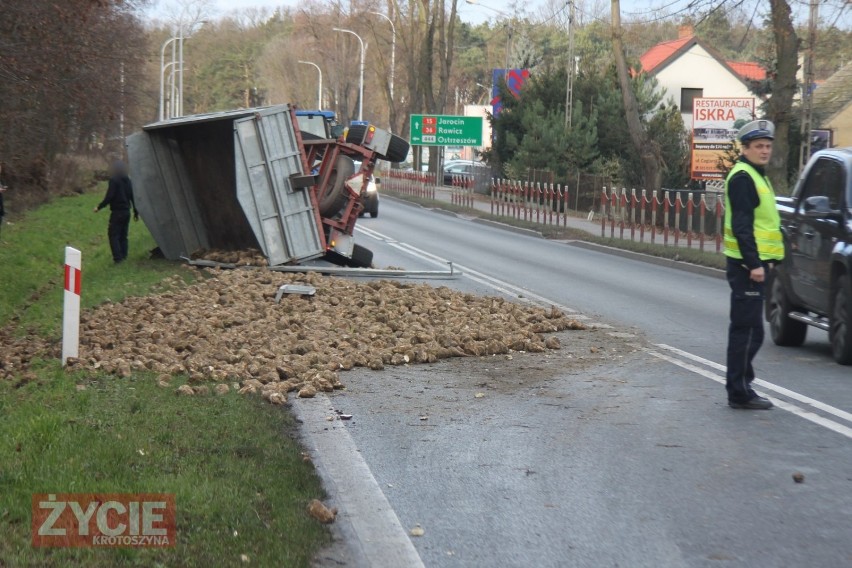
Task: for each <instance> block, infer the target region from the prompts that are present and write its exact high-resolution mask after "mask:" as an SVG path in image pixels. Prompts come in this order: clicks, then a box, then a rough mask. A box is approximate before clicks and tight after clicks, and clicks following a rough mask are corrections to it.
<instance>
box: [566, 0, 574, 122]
mask: <svg viewBox="0 0 852 568" xmlns="http://www.w3.org/2000/svg"><path fill="white" fill-rule="evenodd" d="M567 71H568V84H567V85H566V89H565V128H567V129H570V128H571V115H572V114H573V110H574V0H568V69H567Z"/></svg>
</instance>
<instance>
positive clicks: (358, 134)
mask: <svg viewBox="0 0 852 568" xmlns="http://www.w3.org/2000/svg"><path fill="white" fill-rule="evenodd" d="M366 132H367V126H366V125H364V124H355V125H352V126H350V127H349V131H348V132H347V133H346V141H347V142H349V143H350V144H358V145H361V144H362V143H363V142H364V134H366ZM409 147H410V145H409V144H408V142H407V141H406V140H405V139H403V138H400V137H399V136H397V135H396V134H391V139H390V143H389V144H388V152H387V154H379V158H381V159H382V160H386V161H388V162H396V163H399V162H404V161H405V158H407V157H408V149H409Z"/></svg>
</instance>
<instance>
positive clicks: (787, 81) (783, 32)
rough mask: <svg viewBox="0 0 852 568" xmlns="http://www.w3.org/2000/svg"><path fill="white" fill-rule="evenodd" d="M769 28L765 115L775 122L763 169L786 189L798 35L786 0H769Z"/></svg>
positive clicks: (781, 189)
mask: <svg viewBox="0 0 852 568" xmlns="http://www.w3.org/2000/svg"><path fill="white" fill-rule="evenodd" d="M770 5H771V7H772V12H771V17H772V32H773V36H774V38H775V69H774V73H773V81H772V82H773V89H772V96H771V97H770V98H769V101H768V103H767V105H766V114H767V118H769V120H771V121H772V122H774V123H775V142H774V144H773V146H774V148H773V151H772V160H771V161H770V162H769V165H768V166H767V168H766V173H767V175H768V176H769V179H770V180H771V181H772V185H773V187H774V188H775V189H776V191H778V192H779V193H781V194H786V193H787V187H788V185H789V184H788V175H787V166H788V164H787V161H788V155H789V153H790V152H789V150H790V125H791V123H792V122H793V97H794V96H795V94H796V70H797V69H798V62H797V55H798V53H799V38H798V36H797V35H796V30H795V28H794V27H793V20H792V17H791V10H790V5H789V4H788V3H787V1H786V0H770Z"/></svg>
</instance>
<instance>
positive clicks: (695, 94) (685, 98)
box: [680, 89, 704, 112]
mask: <svg viewBox="0 0 852 568" xmlns="http://www.w3.org/2000/svg"><path fill="white" fill-rule="evenodd" d="M703 96H704V89H681V90H680V112H692V101H693V99H695V98H699V97H703Z"/></svg>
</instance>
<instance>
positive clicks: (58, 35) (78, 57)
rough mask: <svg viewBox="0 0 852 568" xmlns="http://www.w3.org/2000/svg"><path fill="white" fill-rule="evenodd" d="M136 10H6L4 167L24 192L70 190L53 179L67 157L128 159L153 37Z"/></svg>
mask: <svg viewBox="0 0 852 568" xmlns="http://www.w3.org/2000/svg"><path fill="white" fill-rule="evenodd" d="M132 8H133V5H132V4H131V3H128V2H123V1H121V0H101V1H98V2H93V1H91V0H65V1H63V2H55V1H51V0H27V1H25V2H3V3H2V4H0V38H2V40H0V100H2V101H3V102H2V105H0V132H2V133H3V136H0V161H2V163H3V165H4V168H3V170H4V177H5V178H6V179H5V181H6V183H8V184H9V185H11V186H13V187H15V188H16V190H21V193H24V191H25V190H30V191H31V190H35V189H39V190H42V192H43V193H42V195H43V196H44V195H45V194H46V193H47V190H48V189H60V190H61V189H62V187H61V186H62V184H63V183H64V182H65V178H68V177H70V176H67V175H62V176H60V175H54V176H52V177H51V173H52V170H53V169H54V166H55V164H56V163H57V157H58V156H61V155H63V154H70V153H75V152H87V151H89V150H90V149H100V148H105V149H107V150H110V151H112V152H114V153H115V155H121V152H122V150H123V144H122V141H121V136H122V134H123V133H127V132H130V131H131V129H132V128H133V127H134V126H135V125H137V124H139V122H140V120H141V117H140V115H139V112H138V109H140V108H141V103H142V102H143V100H144V97H145V91H144V88H143V87H142V85H143V71H144V68H145V63H144V55H145V52H146V46H145V37H144V35H143V30H142V27H141V25H140V22H139V21H138V20H137V18H136V17H135V16H134V14H133V12H132ZM21 193H18V192H17V191H16V193H15V195H21Z"/></svg>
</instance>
